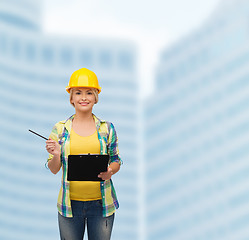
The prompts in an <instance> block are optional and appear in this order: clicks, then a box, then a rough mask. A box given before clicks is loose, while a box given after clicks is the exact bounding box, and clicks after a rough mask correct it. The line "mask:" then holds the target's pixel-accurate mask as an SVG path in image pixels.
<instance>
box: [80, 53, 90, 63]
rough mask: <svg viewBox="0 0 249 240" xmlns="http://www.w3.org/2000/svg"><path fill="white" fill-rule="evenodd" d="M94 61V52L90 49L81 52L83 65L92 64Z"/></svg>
mask: <svg viewBox="0 0 249 240" xmlns="http://www.w3.org/2000/svg"><path fill="white" fill-rule="evenodd" d="M92 61H93V57H92V54H91V52H90V51H89V50H83V51H82V52H81V53H80V62H81V63H82V64H83V65H90V64H91V63H92Z"/></svg>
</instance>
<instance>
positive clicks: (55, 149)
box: [46, 138, 61, 156]
mask: <svg viewBox="0 0 249 240" xmlns="http://www.w3.org/2000/svg"><path fill="white" fill-rule="evenodd" d="M46 150H47V152H48V153H50V154H52V155H54V156H55V155H57V156H60V155H61V146H60V144H59V143H57V142H56V141H54V140H52V139H51V138H49V139H48V140H47V141H46Z"/></svg>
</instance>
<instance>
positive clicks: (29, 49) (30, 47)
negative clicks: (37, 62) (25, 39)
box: [26, 43, 35, 62]
mask: <svg viewBox="0 0 249 240" xmlns="http://www.w3.org/2000/svg"><path fill="white" fill-rule="evenodd" d="M26 56H27V59H28V61H30V62H32V61H34V59H35V45H34V44H33V43H28V44H27V46H26Z"/></svg>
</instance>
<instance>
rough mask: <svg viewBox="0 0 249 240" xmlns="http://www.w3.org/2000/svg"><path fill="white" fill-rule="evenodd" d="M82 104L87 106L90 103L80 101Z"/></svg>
mask: <svg viewBox="0 0 249 240" xmlns="http://www.w3.org/2000/svg"><path fill="white" fill-rule="evenodd" d="M80 105H82V106H86V105H88V103H87V102H82V103H80Z"/></svg>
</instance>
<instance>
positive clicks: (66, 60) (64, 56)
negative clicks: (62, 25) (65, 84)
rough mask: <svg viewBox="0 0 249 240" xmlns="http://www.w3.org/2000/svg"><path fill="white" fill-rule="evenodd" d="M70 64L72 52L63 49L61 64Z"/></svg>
mask: <svg viewBox="0 0 249 240" xmlns="http://www.w3.org/2000/svg"><path fill="white" fill-rule="evenodd" d="M71 62H72V50H71V49H69V48H63V49H62V51H61V63H62V64H63V65H67V64H70V63H71Z"/></svg>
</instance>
